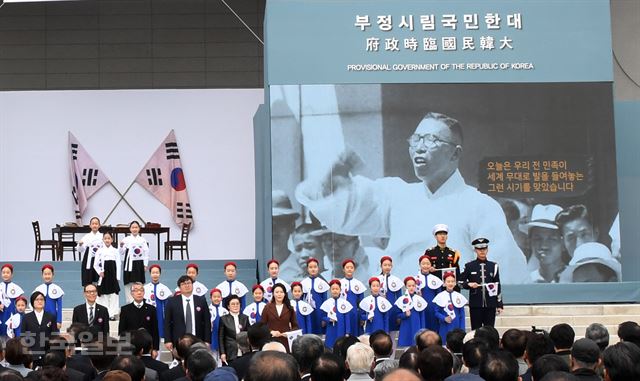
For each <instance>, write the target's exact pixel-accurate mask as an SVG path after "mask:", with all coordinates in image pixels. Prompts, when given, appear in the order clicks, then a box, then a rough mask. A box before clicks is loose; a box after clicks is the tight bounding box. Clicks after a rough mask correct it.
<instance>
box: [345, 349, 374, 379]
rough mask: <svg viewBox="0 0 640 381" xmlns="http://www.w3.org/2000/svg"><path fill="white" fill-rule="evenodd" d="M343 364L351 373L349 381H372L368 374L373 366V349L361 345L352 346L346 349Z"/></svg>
mask: <svg viewBox="0 0 640 381" xmlns="http://www.w3.org/2000/svg"><path fill="white" fill-rule="evenodd" d="M345 364H346V366H347V368H348V369H349V371H350V373H351V376H349V380H372V378H371V377H370V376H369V372H370V371H371V368H372V365H373V364H374V353H373V349H371V347H369V346H367V345H365V344H362V343H356V344H353V345H352V346H350V347H349V349H347V359H346V361H345Z"/></svg>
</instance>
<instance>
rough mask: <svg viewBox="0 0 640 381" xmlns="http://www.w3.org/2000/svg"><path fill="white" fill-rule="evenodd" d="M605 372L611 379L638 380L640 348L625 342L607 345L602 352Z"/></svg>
mask: <svg viewBox="0 0 640 381" xmlns="http://www.w3.org/2000/svg"><path fill="white" fill-rule="evenodd" d="M602 360H603V361H604V370H605V374H607V375H608V376H609V379H610V380H611V381H628V380H640V348H639V347H638V346H637V345H635V344H633V343H627V342H620V343H618V344H615V345H612V346H610V347H607V349H605V350H604V352H602Z"/></svg>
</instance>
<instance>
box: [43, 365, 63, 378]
mask: <svg viewBox="0 0 640 381" xmlns="http://www.w3.org/2000/svg"><path fill="white" fill-rule="evenodd" d="M39 373H40V380H39V381H67V380H69V376H67V374H66V373H65V371H64V370H63V369H62V368H58V367H57V366H44V367H42V369H40V372H39Z"/></svg>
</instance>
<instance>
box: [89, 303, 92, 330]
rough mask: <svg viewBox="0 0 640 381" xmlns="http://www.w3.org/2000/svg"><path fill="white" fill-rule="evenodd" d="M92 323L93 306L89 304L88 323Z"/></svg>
mask: <svg viewBox="0 0 640 381" xmlns="http://www.w3.org/2000/svg"><path fill="white" fill-rule="evenodd" d="M91 324H93V306H89V325H91Z"/></svg>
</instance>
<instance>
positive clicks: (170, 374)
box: [160, 365, 187, 381]
mask: <svg viewBox="0 0 640 381" xmlns="http://www.w3.org/2000/svg"><path fill="white" fill-rule="evenodd" d="M186 375H187V374H186V373H185V371H184V369H183V368H182V365H178V366H176V367H174V368H171V369H168V370H165V371H164V372H162V373H160V381H175V380H176V379H178V378H180V377H184V376H186Z"/></svg>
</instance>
